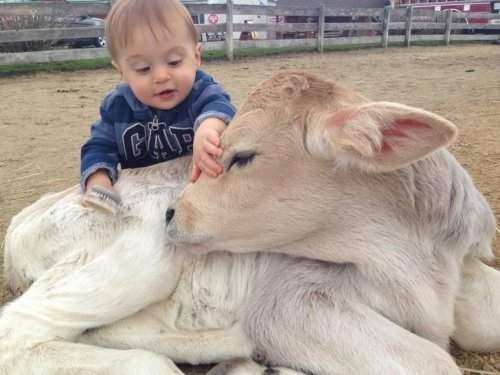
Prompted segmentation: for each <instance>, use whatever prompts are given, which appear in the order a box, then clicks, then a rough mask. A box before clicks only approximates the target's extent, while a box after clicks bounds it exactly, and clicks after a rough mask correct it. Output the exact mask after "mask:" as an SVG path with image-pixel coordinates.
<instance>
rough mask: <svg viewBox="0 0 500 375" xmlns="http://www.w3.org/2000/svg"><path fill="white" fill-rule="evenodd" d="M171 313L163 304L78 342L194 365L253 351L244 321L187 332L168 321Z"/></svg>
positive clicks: (249, 353)
mask: <svg viewBox="0 0 500 375" xmlns="http://www.w3.org/2000/svg"><path fill="white" fill-rule="evenodd" d="M162 304H163V302H162V303H160V304H158V305H162ZM156 309H158V310H159V314H160V315H158V314H157V313H156V311H155V310H156ZM175 313H177V311H176V312H175ZM168 315H169V312H168V311H167V312H166V313H165V310H164V309H163V308H162V306H151V307H149V308H147V309H145V310H142V311H140V312H138V313H137V314H135V315H133V316H131V317H129V318H126V319H123V320H121V321H119V322H116V323H114V324H111V325H108V326H106V327H102V328H98V329H95V330H92V331H88V332H85V333H84V334H83V335H82V336H81V337H79V338H78V341H79V342H84V343H87V344H92V345H97V346H103V347H110V348H120V349H131V348H140V349H144V350H148V351H152V352H156V353H158V354H162V355H165V356H167V357H168V358H170V359H172V360H173V361H175V362H178V363H190V364H192V365H197V364H201V363H217V362H221V361H225V360H229V359H232V358H240V357H247V358H248V357H250V355H251V354H252V351H253V345H252V343H251V342H250V339H249V338H248V336H247V335H246V334H245V333H244V332H243V329H242V327H241V325H240V324H235V325H234V326H232V327H231V328H229V329H220V330H219V329H207V330H195V331H187V330H180V329H177V328H176V327H175V325H174V324H167V322H166V321H169V320H170V319H169V318H170V317H169V316H168ZM159 316H161V319H159V318H158V317H159ZM172 321H175V320H172ZM131 332H133V334H131Z"/></svg>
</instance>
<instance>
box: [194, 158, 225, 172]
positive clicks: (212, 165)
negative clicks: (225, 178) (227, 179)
mask: <svg viewBox="0 0 500 375" xmlns="http://www.w3.org/2000/svg"><path fill="white" fill-rule="evenodd" d="M198 166H199V167H200V169H201V170H202V171H203V173H206V174H208V175H209V176H211V177H217V176H218V175H219V174H221V173H222V167H221V165H220V164H219V163H217V162H216V161H215V160H214V159H213V158H212V157H211V156H210V155H208V154H204V155H203V156H202V157H201V158H200V161H199V162H198Z"/></svg>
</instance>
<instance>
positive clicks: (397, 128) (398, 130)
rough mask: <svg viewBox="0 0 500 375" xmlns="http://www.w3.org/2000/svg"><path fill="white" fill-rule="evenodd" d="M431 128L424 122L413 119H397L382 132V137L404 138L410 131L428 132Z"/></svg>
mask: <svg viewBox="0 0 500 375" xmlns="http://www.w3.org/2000/svg"><path fill="white" fill-rule="evenodd" d="M430 129H431V127H430V126H429V125H427V124H426V123H424V122H420V121H417V120H413V119H398V120H396V121H394V122H393V123H392V124H391V126H390V127H389V128H385V129H383V130H382V134H383V136H384V137H406V134H408V133H409V132H412V131H425V130H430Z"/></svg>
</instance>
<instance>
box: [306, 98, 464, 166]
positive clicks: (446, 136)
mask: <svg viewBox="0 0 500 375" xmlns="http://www.w3.org/2000/svg"><path fill="white" fill-rule="evenodd" d="M456 134H457V128H456V126H455V125H453V123H451V122H450V121H448V120H446V119H445V118H443V117H441V116H438V115H436V114H433V113H431V112H428V111H424V110H422V109H418V108H414V107H410V106H406V105H402V104H397V103H389V102H373V103H368V104H360V105H355V106H349V107H346V108H343V109H341V110H339V111H335V112H327V113H321V112H318V113H312V114H310V115H309V117H308V119H307V120H306V137H305V146H306V148H307V150H308V151H309V152H310V153H311V154H312V155H315V156H317V157H320V158H324V159H329V160H335V161H336V162H337V163H339V164H341V165H342V164H346V165H354V166H356V167H358V168H362V169H364V170H368V171H373V172H389V171H392V170H395V169H398V168H401V167H403V166H405V165H408V164H410V163H412V162H414V161H416V160H419V159H422V158H424V157H425V156H427V155H429V154H430V153H432V152H433V151H435V150H437V149H439V148H441V147H444V146H446V145H448V144H449V143H450V142H451V141H452V140H453V139H454V138H455V136H456Z"/></svg>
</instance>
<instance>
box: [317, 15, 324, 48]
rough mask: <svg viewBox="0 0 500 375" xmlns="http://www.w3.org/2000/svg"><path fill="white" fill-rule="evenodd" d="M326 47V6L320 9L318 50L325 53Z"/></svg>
mask: <svg viewBox="0 0 500 375" xmlns="http://www.w3.org/2000/svg"><path fill="white" fill-rule="evenodd" d="M324 47H325V6H324V5H321V6H320V7H319V9H318V52H319V53H323V50H324Z"/></svg>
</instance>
